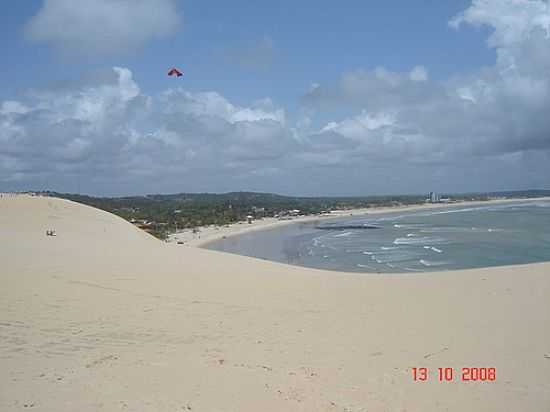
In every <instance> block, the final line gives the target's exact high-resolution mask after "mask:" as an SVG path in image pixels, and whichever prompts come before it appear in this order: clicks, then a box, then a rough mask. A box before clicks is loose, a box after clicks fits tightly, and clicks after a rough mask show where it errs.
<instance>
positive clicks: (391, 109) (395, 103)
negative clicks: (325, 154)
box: [303, 0, 550, 172]
mask: <svg viewBox="0 0 550 412" xmlns="http://www.w3.org/2000/svg"><path fill="white" fill-rule="evenodd" d="M464 24H472V25H487V26H489V27H491V28H492V29H493V32H492V34H491V35H490V37H489V40H488V46H489V47H491V48H494V49H496V52H497V53H496V54H497V60H496V62H495V64H494V66H493V67H487V68H483V69H480V70H479V71H478V72H475V73H472V74H470V75H468V76H460V75H457V76H455V77H453V78H452V79H449V80H447V81H441V82H435V81H430V80H429V79H428V75H427V71H426V69H425V68H423V67H422V66H417V67H415V68H413V69H412V70H411V71H410V72H409V73H396V72H391V71H388V70H386V69H384V68H376V69H374V70H370V71H369V70H355V71H353V72H349V73H345V74H344V75H342V78H341V79H340V81H339V83H337V84H335V85H318V86H316V87H315V88H313V89H311V90H310V91H309V92H308V93H306V95H305V96H304V99H303V101H304V104H306V105H308V106H309V107H312V108H315V109H316V110H317V113H322V112H323V111H324V110H327V108H330V107H334V106H338V107H342V106H346V107H348V108H349V110H350V111H351V112H353V111H355V112H356V113H357V111H359V113H360V114H355V115H351V116H349V117H347V118H345V119H343V120H341V121H339V122H334V121H333V122H331V123H329V124H327V125H326V126H325V127H322V128H320V133H321V134H322V133H332V134H334V133H337V134H338V135H340V136H341V137H342V138H357V137H358V136H361V137H362V138H363V139H364V140H367V141H369V142H371V143H369V145H370V148H371V149H373V150H375V152H376V153H378V155H379V156H380V157H382V158H387V157H388V154H391V153H393V154H396V153H397V154H400V155H405V154H406V155H407V156H408V157H405V158H404V159H407V161H409V162H412V163H414V162H425V163H430V162H435V163H437V162H439V163H441V162H446V163H447V164H449V163H457V162H459V161H460V160H463V161H464V162H466V159H476V160H478V161H481V159H483V161H485V162H488V161H489V159H493V160H495V159H496V160H498V159H500V160H502V159H503V157H505V156H509V155H513V154H522V153H528V152H530V151H544V152H545V153H547V152H548V151H549V150H550V119H549V117H548V116H547V115H546V114H545V113H546V110H547V108H548V107H550V70H549V69H550V53H549V51H550V36H549V24H550V7H549V4H548V3H547V2H546V1H538V0H534V1H532V0H516V1H513V2H511V1H504V0H478V1H474V2H473V3H472V5H471V6H470V7H469V8H468V9H467V10H465V11H464V12H463V13H461V14H460V15H458V16H456V17H455V18H453V19H452V20H451V21H450V25H451V26H452V27H455V28H459V27H460V26H461V25H464ZM367 116H371V118H372V116H377V118H381V117H382V118H383V117H384V116H386V117H388V116H391V118H392V119H393V121H392V123H391V125H388V124H386V123H381V124H380V126H379V127H375V128H372V127H366V124H368V123H366V120H367V119H368V117H367ZM356 153H357V150H355V151H354V154H356ZM519 158H522V156H520V157H519ZM519 158H518V159H519ZM518 162H519V160H518ZM548 169H549V167H548V166H544V165H541V170H544V171H545V172H548Z"/></svg>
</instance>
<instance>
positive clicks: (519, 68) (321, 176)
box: [0, 0, 550, 194]
mask: <svg viewBox="0 0 550 412" xmlns="http://www.w3.org/2000/svg"><path fill="white" fill-rule="evenodd" d="M520 6H523V7H520ZM549 22H550V11H549V8H548V3H547V2H545V1H540V0H538V1H537V0H530V1H527V0H515V1H514V2H509V1H500V0H483V1H481V0H479V1H474V2H473V3H472V5H471V6H470V7H469V8H468V9H466V10H465V11H464V12H463V13H461V14H460V15H458V16H457V17H455V18H453V19H452V20H451V22H450V24H451V26H453V27H456V28H457V29H460V30H465V29H466V28H465V27H463V26H464V25H486V26H489V27H490V28H491V29H492V33H491V34H490V37H489V40H488V47H491V48H494V49H495V51H496V56H497V58H496V61H495V63H494V65H492V66H490V67H484V68H481V69H479V70H478V71H474V72H471V73H469V74H467V75H461V74H457V75H456V76H454V77H452V78H450V79H447V80H434V79H431V78H430V76H429V75H428V70H427V69H426V68H425V67H424V66H421V65H418V66H414V67H411V68H409V69H408V70H405V71H403V72H394V71H391V70H388V69H386V68H383V67H378V68H375V69H372V70H369V69H356V70H352V71H349V72H347V73H343V74H342V76H341V77H340V79H338V80H336V81H335V82H334V83H333V84H313V85H312V86H311V88H310V89H309V90H308V91H307V93H306V94H305V95H304V96H303V99H302V103H303V104H302V107H301V108H300V110H299V112H298V113H296V114H291V115H290V116H289V114H288V113H287V112H286V111H285V110H284V108H281V107H277V106H276V105H275V104H274V103H273V102H272V101H271V100H270V99H269V98H265V99H261V100H258V101H256V102H253V103H250V104H248V105H239V104H236V103H234V102H231V101H229V100H228V99H227V98H226V97H224V96H223V95H221V94H220V93H218V92H214V91H208V92H191V91H188V90H185V89H181V88H174V89H169V90H166V91H164V92H162V93H160V94H158V95H155V96H148V95H146V94H144V93H143V92H142V90H141V89H140V87H139V85H138V84H137V83H136V81H135V80H134V79H133V76H132V73H131V72H130V70H128V69H126V68H116V67H115V68H114V69H112V70H108V71H104V72H98V73H95V74H93V75H89V76H85V77H84V78H83V79H80V80H79V81H75V82H71V83H66V84H62V85H58V86H56V88H53V89H48V90H39V91H36V90H35V91H32V92H30V93H29V94H28V98H26V99H20V100H15V99H11V100H8V101H4V102H0V185H4V186H9V185H11V186H9V187H29V185H32V184H34V185H37V186H38V187H43V186H45V185H47V183H48V182H50V184H49V187H53V188H54V189H55V188H56V186H55V185H52V183H51V182H54V183H55V184H57V185H59V187H60V188H62V190H75V186H74V184H73V185H72V186H71V181H74V179H75V178H79V179H83V180H85V181H86V182H87V186H85V187H87V190H88V191H92V192H93V191H96V192H100V193H105V192H113V193H132V192H133V193H145V192H152V191H159V192H160V191H169V192H174V191H193V190H211V191H223V190H239V189H243V190H250V189H255V190H267V191H279V192H286V193H296V194H364V193H388V192H390V191H391V192H418V191H430V190H437V191H445V190H453V191H460V190H463V191H469V190H488V189H510V188H525V187H529V186H530V187H536V186H539V187H541V186H546V187H547V186H548V178H547V176H549V175H550V117H549V116H548V107H550V53H549V51H550V36H549V35H548V23H549ZM71 179H72V180H71ZM35 187H36V186H35Z"/></svg>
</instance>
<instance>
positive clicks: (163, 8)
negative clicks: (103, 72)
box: [25, 0, 181, 55]
mask: <svg viewBox="0 0 550 412" xmlns="http://www.w3.org/2000/svg"><path fill="white" fill-rule="evenodd" d="M180 23H181V17H180V16H179V15H178V12H177V9H176V5H175V1H174V0H94V1H86V2H82V1H74V0H44V3H43V5H42V7H41V8H40V10H39V11H38V13H37V14H36V15H35V16H33V17H32V18H31V19H30V21H29V22H28V23H27V25H26V27H25V34H26V36H27V38H28V39H30V40H32V41H36V42H40V43H46V44H48V45H50V46H53V47H54V48H55V49H57V50H59V51H61V52H63V53H71V54H85V55H104V54H113V53H120V52H127V51H132V50H135V49H137V48H140V47H141V46H143V45H144V44H145V43H147V41H149V40H151V39H154V38H163V37H166V36H169V35H172V34H174V33H175V31H176V30H177V29H178V27H179V25H180Z"/></svg>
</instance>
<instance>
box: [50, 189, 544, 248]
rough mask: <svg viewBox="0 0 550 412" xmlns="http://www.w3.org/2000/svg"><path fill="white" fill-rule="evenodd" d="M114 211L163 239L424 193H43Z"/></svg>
mask: <svg viewBox="0 0 550 412" xmlns="http://www.w3.org/2000/svg"><path fill="white" fill-rule="evenodd" d="M46 193H47V194H49V195H52V196H56V197H61V198H65V199H69V200H73V201H75V202H79V203H83V204H86V205H89V206H93V207H96V208H98V209H103V210H106V211H108V212H111V213H114V214H116V215H118V216H120V217H122V218H124V219H126V220H128V221H130V222H133V223H135V224H137V225H140V226H141V227H143V228H145V229H147V230H148V231H149V232H150V233H151V234H153V235H154V236H156V237H158V238H160V239H164V238H166V236H167V235H168V234H169V233H172V232H174V231H175V230H176V229H183V228H194V227H197V226H202V225H225V224H229V223H234V222H238V221H243V220H246V217H247V216H248V215H253V216H254V217H263V216H282V215H285V214H288V213H289V211H292V210H299V211H300V214H306V215H312V214H319V213H322V212H327V211H331V210H337V209H353V208H368V207H380V206H400V205H411V204H420V203H424V202H425V200H426V197H427V196H426V195H395V196H366V197H291V196H281V195H276V194H271V193H253V192H233V193H224V194H211V193H180V194H172V195H147V196H132V197H116V198H112V197H91V196H85V195H77V194H67V193H54V192H46ZM549 195H550V191H544V190H529V191H521V192H493V193H467V194H442V197H450V198H451V199H453V200H457V201H461V200H488V199H491V198H498V197H506V198H529V197H539V196H549Z"/></svg>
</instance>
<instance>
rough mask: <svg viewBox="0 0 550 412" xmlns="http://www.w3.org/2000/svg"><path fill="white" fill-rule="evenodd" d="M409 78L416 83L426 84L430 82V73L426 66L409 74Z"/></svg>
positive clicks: (416, 68) (418, 67)
mask: <svg viewBox="0 0 550 412" xmlns="http://www.w3.org/2000/svg"><path fill="white" fill-rule="evenodd" d="M409 77H410V79H411V80H413V81H415V82H425V81H426V80H428V71H427V70H426V68H425V67H424V66H416V67H414V68H413V69H412V70H411V72H410V73H409Z"/></svg>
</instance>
